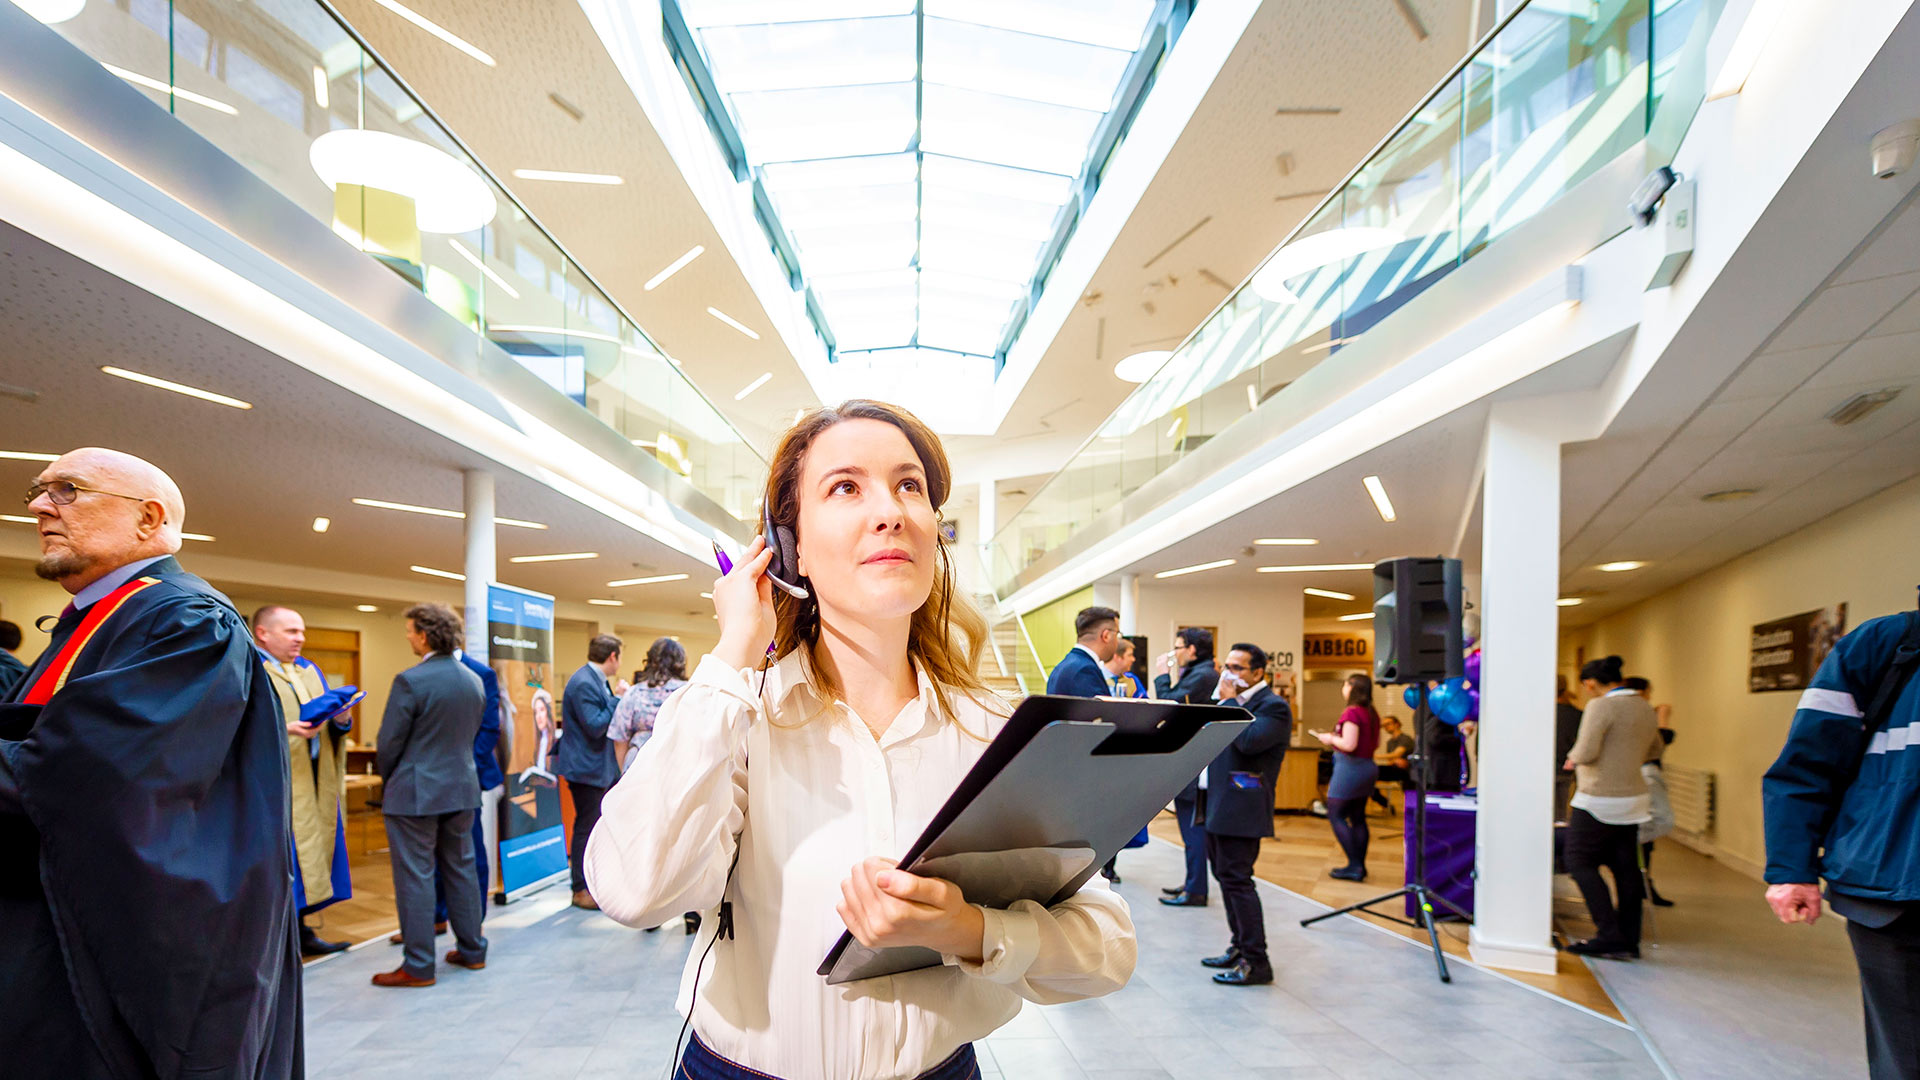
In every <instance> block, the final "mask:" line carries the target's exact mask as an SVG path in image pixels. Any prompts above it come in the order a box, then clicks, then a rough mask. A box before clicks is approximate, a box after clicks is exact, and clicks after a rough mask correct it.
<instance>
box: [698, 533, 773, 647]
mask: <svg viewBox="0 0 1920 1080" xmlns="http://www.w3.org/2000/svg"><path fill="white" fill-rule="evenodd" d="M772 561H773V552H772V550H770V549H769V548H768V547H767V542H766V539H765V538H764V537H755V538H754V541H753V544H752V545H751V546H749V547H748V548H747V550H746V552H745V554H743V555H741V557H740V562H739V563H738V564H736V565H735V566H734V568H733V569H732V570H731V571H729V572H728V573H726V574H724V575H722V576H721V577H719V578H718V579H716V580H715V581H714V583H713V611H714V614H715V615H717V616H719V618H720V644H719V645H718V646H717V647H716V648H715V649H714V650H713V651H714V655H715V656H718V657H719V658H720V659H721V660H722V661H724V662H725V663H726V665H727V666H728V667H731V668H736V669H738V668H750V667H758V666H759V665H760V659H761V657H763V656H765V655H766V652H767V642H769V641H772V640H773V634H774V628H775V623H774V615H773V582H771V581H769V580H768V579H767V564H768V563H770V562H772Z"/></svg>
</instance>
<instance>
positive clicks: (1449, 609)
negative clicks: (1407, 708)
mask: <svg viewBox="0 0 1920 1080" xmlns="http://www.w3.org/2000/svg"><path fill="white" fill-rule="evenodd" d="M1462 611H1463V605H1462V603H1461V596H1460V560H1459V559H1442V558H1427V559H1423V558H1405V559H1387V560H1385V561H1382V562H1378V563H1375V564H1374V567H1373V654H1374V661H1373V679H1374V681H1375V682H1378V683H1424V682H1443V681H1445V680H1447V679H1457V678H1461V677H1462V676H1464V674H1465V657H1464V655H1463V643H1462V635H1461V629H1460V621H1461V614H1462Z"/></svg>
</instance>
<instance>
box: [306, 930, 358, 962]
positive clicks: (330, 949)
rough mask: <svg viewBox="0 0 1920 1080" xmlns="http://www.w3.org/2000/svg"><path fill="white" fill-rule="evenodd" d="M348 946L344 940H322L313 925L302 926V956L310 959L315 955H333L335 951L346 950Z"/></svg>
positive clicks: (341, 951)
mask: <svg viewBox="0 0 1920 1080" xmlns="http://www.w3.org/2000/svg"><path fill="white" fill-rule="evenodd" d="M348 947H349V946H348V945H347V943H346V942H344V941H325V940H322V939H321V937H320V935H319V934H316V933H314V932H313V928H312V927H309V926H302V927H301V928H300V955H301V957H302V958H306V959H310V958H312V957H315V956H332V955H333V954H334V953H343V952H346V951H347V949H348Z"/></svg>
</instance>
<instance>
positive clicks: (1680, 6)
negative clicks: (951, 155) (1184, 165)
mask: <svg viewBox="0 0 1920 1080" xmlns="http://www.w3.org/2000/svg"><path fill="white" fill-rule="evenodd" d="M1722 3H1723V0H1531V2H1530V3H1527V4H1525V5H1524V6H1523V7H1521V8H1520V9H1518V10H1517V11H1515V12H1514V13H1513V14H1512V15H1511V16H1510V17H1509V18H1508V19H1507V20H1506V21H1505V22H1504V23H1502V24H1501V26H1500V27H1499V29H1498V30H1496V31H1495V32H1494V33H1492V34H1490V35H1489V36H1488V37H1487V38H1486V39H1485V40H1483V41H1482V42H1481V43H1480V45H1479V46H1478V47H1476V48H1475V49H1474V51H1473V52H1472V53H1471V54H1470V55H1469V56H1468V58H1467V59H1466V60H1465V61H1464V62H1462V64H1461V65H1460V66H1459V67H1458V68H1457V69H1456V70H1455V71H1454V72H1453V73H1452V74H1451V75H1449V76H1448V78H1447V79H1446V80H1444V81H1443V82H1442V83H1441V84H1440V86H1439V87H1438V88H1437V89H1435V90H1434V91H1433V93H1432V95H1431V96H1430V97H1429V98H1428V99H1427V100H1426V101H1425V102H1423V103H1422V104H1421V105H1420V107H1419V108H1417V109H1415V110H1414V111H1413V113H1412V114H1411V115H1410V116H1409V117H1408V118H1407V119H1406V120H1405V121H1404V122H1403V123H1402V124H1401V125H1400V127H1399V128H1398V129H1396V130H1395V131H1394V132H1393V133H1392V134H1391V135H1390V137H1388V138H1387V139H1386V140H1385V141H1384V142H1383V143H1381V145H1380V146H1379V148H1378V149H1377V150H1375V151H1374V152H1373V154H1372V155H1371V156H1370V157H1369V158H1368V159H1367V160H1366V161H1365V162H1364V163H1363V164H1362V165H1361V166H1360V167H1359V168H1358V169H1356V170H1355V171H1354V172H1353V174H1352V175H1351V176H1350V177H1349V178H1348V179H1347V180H1346V182H1344V183H1343V184H1342V185H1341V186H1340V187H1339V188H1337V189H1335V190H1334V191H1333V192H1332V193H1330V194H1329V195H1328V196H1327V198H1326V199H1325V200H1324V201H1323V202H1322V203H1321V204H1320V205H1319V206H1318V207H1317V208H1316V209H1315V210H1314V211H1313V213H1311V214H1310V215H1309V216H1308V217H1307V219H1306V220H1305V221H1304V222H1302V223H1301V224H1300V225H1299V226H1298V227H1297V228H1296V229H1295V230H1294V231H1293V233H1292V234H1291V235H1289V236H1288V237H1287V238H1286V240H1285V241H1284V242H1283V243H1282V244H1281V245H1280V246H1279V247H1278V248H1276V249H1275V250H1274V252H1273V253H1272V254H1271V255H1269V256H1268V258H1267V260H1266V262H1265V263H1264V264H1263V265H1262V266H1261V267H1260V269H1259V270H1257V271H1256V272H1255V273H1254V274H1253V276H1252V277H1250V278H1249V279H1248V280H1247V281H1246V282H1244V283H1243V284H1241V285H1240V286H1239V287H1238V288H1237V289H1236V290H1234V292H1233V293H1232V294H1231V295H1230V296H1229V297H1228V298H1227V300H1226V301H1225V302H1224V303H1222V304H1221V305H1220V306H1219V307H1218V308H1217V309H1216V310H1215V311H1214V312H1213V313H1212V314H1211V315H1210V316H1208V318H1207V319H1206V321H1205V322H1203V323H1202V324H1201V325H1200V327H1199V328H1198V329H1196V330H1195V331H1194V332H1193V333H1192V334H1191V335H1190V336H1189V337H1188V338H1187V339H1186V341H1185V342H1183V343H1182V344H1181V345H1180V347H1179V348H1178V349H1176V350H1174V351H1173V353H1172V355H1171V356H1169V357H1168V359H1167V360H1166V361H1165V362H1164V363H1163V364H1162V365H1161V367H1160V369H1159V370H1158V371H1156V372H1155V373H1154V374H1153V375H1152V376H1151V377H1150V378H1148V379H1147V380H1146V381H1145V382H1143V383H1141V384H1140V386H1139V387H1138V388H1137V389H1136V390H1134V391H1133V393H1132V394H1130V395H1129V396H1128V397H1127V399H1126V400H1125V401H1124V402H1122V403H1121V405H1120V407H1119V408H1118V409H1116V410H1114V412H1113V414H1112V415H1111V416H1109V417H1108V418H1107V420H1106V421H1105V422H1104V423H1103V424H1102V425H1101V426H1100V428H1099V429H1098V430H1097V431H1096V432H1095V433H1094V434H1093V436H1092V437H1090V438H1089V439H1088V440H1087V442H1086V443H1085V444H1084V445H1083V446H1082V447H1081V448H1080V449H1079V450H1078V451H1076V452H1075V454H1074V456H1073V457H1072V458H1071V459H1070V460H1069V461H1068V462H1067V464H1066V465H1065V466H1064V467H1063V468H1062V469H1061V470H1060V471H1059V472H1058V473H1056V474H1055V475H1054V476H1053V477H1052V478H1050V479H1049V480H1048V481H1047V482H1046V483H1045V484H1044V485H1043V486H1042V487H1041V488H1040V489H1039V490H1038V491H1036V492H1035V493H1034V495H1033V496H1032V498H1031V499H1030V500H1029V501H1028V502H1027V504H1026V506H1024V507H1023V508H1022V509H1021V510H1019V511H1018V512H1017V513H1015V514H1014V515H1013V516H1012V517H1011V518H1009V519H1008V520H1007V523H1006V524H1005V525H1004V526H1003V527H1002V528H1001V529H1000V531H999V533H998V534H997V535H996V536H995V537H994V539H993V547H994V554H993V556H992V558H991V560H990V561H991V563H992V565H993V567H994V571H995V576H994V578H993V584H994V588H995V591H996V592H997V593H998V595H1000V596H1006V595H1009V594H1010V593H1011V592H1012V591H1013V590H1014V589H1016V588H1017V587H1018V586H1019V585H1020V584H1021V583H1022V577H1021V576H1022V574H1024V573H1025V572H1026V571H1027V569H1028V568H1029V567H1031V566H1033V564H1034V563H1036V562H1037V561H1039V560H1040V559H1041V558H1043V557H1045V556H1046V555H1047V554H1048V553H1049V552H1051V551H1053V550H1055V549H1056V548H1058V547H1059V546H1060V545H1061V544H1063V543H1065V542H1066V541H1067V539H1068V538H1069V537H1071V536H1072V535H1074V534H1075V533H1076V532H1077V531H1079V530H1080V529H1082V528H1084V527H1086V526H1088V525H1089V524H1091V523H1093V522H1094V521H1095V519H1097V518H1099V517H1101V515H1103V514H1107V513H1109V512H1115V513H1118V512H1120V511H1119V510H1118V509H1117V508H1118V507H1119V506H1120V505H1121V503H1122V502H1123V501H1124V500H1126V499H1127V498H1128V496H1130V495H1132V494H1133V493H1134V492H1136V491H1138V490H1139V489H1140V488H1141V487H1142V486H1143V485H1145V484H1146V483H1147V482H1148V481H1150V480H1152V479H1153V478H1154V477H1155V476H1157V475H1159V474H1160V473H1162V472H1164V471H1165V470H1166V469H1168V468H1169V467H1170V466H1172V465H1173V464H1174V463H1175V462H1177V461H1179V460H1180V459H1181V458H1182V457H1184V456H1185V455H1186V454H1188V453H1191V452H1192V451H1193V450H1194V449H1196V448H1197V447H1199V446H1201V445H1203V444H1204V443H1206V442H1207V440H1209V439H1211V438H1213V437H1214V436H1216V435H1218V434H1220V433H1221V432H1222V431H1224V430H1226V429H1227V428H1228V427H1229V426H1231V425H1232V424H1234V423H1236V422H1238V421H1240V420H1241V419H1243V418H1245V417H1247V416H1248V415H1250V414H1251V413H1252V412H1254V411H1256V410H1260V409H1263V408H1273V409H1285V408H1286V407H1287V404H1288V403H1289V397H1288V395H1287V393H1286V391H1287V388H1288V387H1289V386H1290V385H1291V384H1293V383H1294V381H1295V380H1297V379H1299V378H1300V377H1301V376H1302V375H1304V374H1305V373H1307V372H1308V371H1309V370H1311V369H1313V368H1315V367H1317V366H1319V365H1321V364H1331V363H1339V357H1340V352H1341V350H1342V349H1343V348H1345V347H1346V346H1347V345H1349V344H1351V343H1352V342H1354V341H1355V340H1356V339H1358V338H1360V337H1361V336H1362V335H1364V334H1366V333H1367V331H1368V330H1370V329H1371V328H1373V327H1374V326H1375V325H1376V324H1378V323H1379V322H1381V321H1382V320H1383V319H1385V318H1386V317H1388V316H1389V315H1391V314H1393V313H1394V312H1395V311H1397V310H1399V309H1400V308H1401V307H1402V306H1404V305H1405V304H1406V303H1407V302H1408V301H1410V300H1412V299H1413V298H1414V297H1417V296H1419V295H1420V294H1421V293H1422V292H1424V291H1426V290H1427V289H1429V288H1431V287H1432V286H1433V285H1434V284H1435V283H1436V282H1438V281H1440V280H1441V279H1442V278H1444V277H1446V276H1447V275H1448V274H1449V273H1452V272H1453V271H1454V270H1455V269H1456V268H1458V267H1459V266H1461V265H1463V264H1465V263H1466V262H1467V261H1468V260H1470V259H1472V258H1474V257H1475V256H1476V255H1478V254H1479V253H1480V252H1481V251H1483V250H1485V249H1486V247H1487V246H1488V245H1489V244H1492V243H1494V242H1495V241H1497V240H1498V239H1499V238H1500V237H1501V236H1503V235H1504V234H1506V233H1507V232H1509V231H1511V230H1513V229H1514V228H1515V227H1516V226H1518V225H1520V224H1522V223H1523V222H1526V221H1527V220H1529V219H1530V218H1532V217H1533V216H1534V215H1536V214H1538V213H1540V212H1541V210H1543V209H1544V208H1546V207H1547V206H1549V205H1552V204H1553V203H1554V202H1555V201H1556V200H1558V199H1559V198H1561V197H1562V196H1563V195H1565V194H1567V193H1568V192H1569V191H1571V190H1572V189H1573V188H1574V187H1575V186H1576V185H1578V184H1579V183H1580V182H1581V181H1583V180H1585V179H1586V178H1587V177H1589V176H1591V175H1593V174H1594V173H1595V172H1597V171H1598V170H1600V169H1601V168H1603V167H1604V166H1606V165H1607V164H1608V163H1610V162H1612V161H1614V160H1615V159H1616V158H1618V157H1619V156H1620V155H1621V154H1623V153H1625V152H1628V151H1630V150H1632V149H1634V148H1635V147H1636V146H1638V145H1640V144H1641V142H1642V141H1643V140H1645V141H1646V143H1647V145H1648V149H1649V153H1650V155H1652V156H1654V157H1655V158H1656V159H1658V158H1659V155H1661V154H1662V153H1665V154H1668V155H1670V154H1671V152H1672V150H1673V147H1674V146H1675V145H1677V144H1678V141H1679V138H1678V136H1679V133H1681V132H1684V130H1685V128H1686V126H1687V124H1688V123H1689V122H1690V121H1691V119H1692V116H1693V113H1694V111H1695V110H1696V109H1697V108H1698V106H1699V104H1700V101H1701V96H1702V92H1703V87H1704V83H1705V79H1704V68H1705V56H1706V44H1707V37H1708V35H1709V33H1710V32H1711V30H1712V28H1713V26H1714V23H1715V21H1716V19H1717V18H1718V16H1719V14H1720V10H1721V7H1722ZM1661 131H1664V132H1665V138H1664V139H1656V138H1651V137H1650V134H1652V133H1655V132H1661ZM1278 149H1279V148H1276V152H1277V150H1278ZM1658 163H1659V160H1654V161H1650V162H1649V165H1652V164H1658ZM1269 399H1273V401H1272V403H1271V404H1270V405H1269V404H1268V402H1269ZM1281 415H1282V417H1284V416H1285V414H1284V413H1282V414H1281Z"/></svg>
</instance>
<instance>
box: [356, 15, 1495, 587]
mask: <svg viewBox="0 0 1920 1080" xmlns="http://www.w3.org/2000/svg"><path fill="white" fill-rule="evenodd" d="M321 2H325V0H321ZM1532 5H1533V0H1526V2H1524V3H1522V4H1520V5H1519V6H1518V7H1515V8H1514V9H1513V10H1512V11H1509V12H1507V14H1506V15H1505V16H1504V17H1502V18H1501V19H1500V21H1499V22H1497V23H1495V24H1494V26H1493V28H1492V29H1491V30H1488V31H1487V32H1486V33H1485V34H1482V35H1481V36H1480V40H1479V41H1477V42H1475V43H1474V46H1473V48H1471V49H1469V50H1467V54H1466V55H1465V56H1463V57H1461V58H1460V61H1459V62H1458V63H1456V64H1454V65H1453V66H1452V67H1451V68H1448V69H1447V73H1446V74H1445V75H1443V76H1441V78H1440V80H1439V81H1438V82H1436V83H1434V85H1433V89H1431V90H1429V91H1427V93H1426V96H1424V97H1422V98H1421V99H1420V101H1419V103H1417V104H1416V105H1414V107H1413V108H1411V109H1408V110H1407V113H1406V115H1405V116H1403V117H1401V118H1400V122H1399V123H1397V124H1395V125H1394V126H1393V127H1392V128H1391V129H1389V130H1388V132H1387V134H1386V136H1385V137H1384V138H1382V139H1381V140H1380V141H1379V142H1377V143H1374V144H1373V149H1371V150H1369V151H1367V153H1366V156H1365V157H1362V158H1361V159H1360V163H1359V164H1358V165H1355V166H1354V167H1353V168H1352V169H1351V170H1349V171H1348V172H1347V174H1346V175H1345V176H1343V177H1341V178H1340V182H1339V183H1337V184H1335V185H1333V187H1331V188H1329V189H1328V190H1327V193H1326V194H1325V195H1323V196H1321V197H1320V201H1319V202H1317V203H1315V204H1314V205H1313V209H1311V210H1309V211H1307V213H1306V214H1304V215H1302V216H1301V218H1300V222H1299V224H1297V225H1295V226H1294V227H1293V228H1292V229H1291V230H1289V231H1288V233H1287V235H1286V238H1285V239H1283V240H1281V241H1280V242H1279V243H1278V244H1276V245H1274V247H1273V250H1271V251H1269V252H1267V257H1266V258H1264V259H1261V260H1260V265H1259V266H1256V267H1254V268H1253V273H1251V274H1248V275H1247V276H1246V278H1245V280H1243V281H1241V282H1240V284H1238V285H1236V286H1234V287H1233V288H1232V289H1229V290H1227V295H1226V296H1225V297H1224V298H1222V299H1221V301H1220V302H1219V303H1218V304H1215V305H1214V306H1213V310H1211V311H1209V312H1207V316H1206V318H1204V319H1201V320H1200V321H1199V322H1197V323H1195V324H1194V327H1193V329H1192V330H1189V331H1187V335H1186V336H1185V337H1183V338H1181V339H1180V344H1178V345H1176V346H1174V347H1173V351H1172V352H1171V353H1169V354H1168V355H1167V358H1166V360H1165V361H1163V362H1162V363H1161V365H1160V366H1159V367H1157V368H1155V369H1154V370H1153V374H1152V375H1149V376H1147V378H1146V379H1145V380H1143V381H1142V382H1141V383H1140V385H1139V386H1138V387H1135V388H1134V390H1133V392H1132V393H1129V394H1128V395H1127V396H1126V397H1124V398H1122V399H1120V404H1118V405H1116V406H1114V408H1113V410H1112V411H1111V412H1109V413H1107V415H1106V417H1105V418H1103V419H1102V420H1101V421H1100V423H1098V424H1096V425H1094V428H1093V430H1092V431H1090V432H1088V433H1087V437H1086V438H1084V439H1082V440H1081V441H1080V444H1079V445H1078V446H1075V447H1074V448H1073V453H1071V454H1068V455H1067V459H1066V462H1065V464H1063V465H1061V466H1060V468H1058V469H1056V470H1054V473H1053V475H1051V476H1049V477H1047V478H1046V480H1044V481H1042V482H1041V483H1040V484H1039V486H1037V487H1035V488H1034V489H1033V494H1031V495H1029V496H1027V501H1026V502H1023V503H1021V504H1020V508H1019V509H1018V510H1015V511H1014V512H1013V513H1011V514H1008V515H1007V522H1006V524H1005V525H1002V526H1001V527H1000V530H999V531H998V532H996V533H994V534H993V536H992V538H991V539H990V541H989V542H996V541H998V540H999V538H1000V537H1001V536H1002V535H1003V534H1004V533H1005V532H1006V531H1007V530H1008V529H1010V528H1012V527H1013V525H1014V522H1015V521H1017V520H1018V519H1019V517H1020V515H1021V514H1023V513H1025V512H1026V509H1027V507H1029V506H1032V505H1033V503H1034V500H1036V499H1038V498H1039V497H1040V494H1041V492H1044V491H1046V490H1047V487H1048V485H1050V484H1052V483H1053V482H1054V481H1055V480H1057V479H1059V478H1060V476H1061V475H1062V474H1064V473H1065V472H1066V471H1067V470H1068V469H1070V468H1072V466H1073V463H1074V462H1075V461H1076V460H1078V459H1079V457H1080V455H1081V453H1082V452H1083V451H1085V450H1086V448H1087V447H1089V446H1091V445H1093V440H1095V439H1097V438H1099V437H1100V433H1101V432H1102V431H1104V430H1106V426H1107V423H1108V421H1111V420H1112V419H1113V418H1114V417H1115V416H1118V415H1119V414H1120V411H1121V410H1122V409H1125V408H1126V407H1127V402H1129V401H1132V400H1133V396H1134V394H1138V393H1140V392H1141V390H1143V389H1145V388H1146V387H1147V386H1149V385H1151V384H1152V382H1153V380H1154V379H1156V378H1158V377H1159V375H1160V373H1161V372H1162V371H1165V370H1166V367H1167V365H1168V364H1171V363H1173V362H1174V359H1175V358H1176V357H1178V356H1179V355H1180V350H1182V349H1184V348H1186V347H1187V345H1188V344H1189V343H1190V342H1192V341H1193V339H1194V338H1195V337H1197V336H1198V335H1199V333H1200V331H1202V330H1205V329H1206V328H1207V326H1208V324H1210V323H1212V322H1213V319H1214V316H1216V315H1218V314H1220V312H1221V311H1223V310H1225V309H1226V307H1227V305H1228V304H1231V303H1233V301H1234V299H1235V298H1236V297H1238V296H1239V295H1240V293H1241V291H1242V290H1244V289H1245V288H1246V287H1247V284H1248V282H1251V281H1252V280H1253V279H1254V277H1255V275H1257V274H1259V273H1260V271H1261V270H1262V269H1263V268H1265V266H1266V265H1267V263H1269V262H1271V261H1272V260H1273V257H1274V256H1275V255H1278V254H1279V253H1280V252H1281V250H1282V249H1284V248H1285V247H1286V246H1287V245H1288V244H1291V243H1293V240H1294V237H1296V236H1298V235H1300V230H1302V229H1304V228H1306V227H1307V226H1308V225H1309V224H1311V223H1312V222H1313V220H1314V219H1315V218H1316V217H1317V216H1318V215H1319V213H1320V211H1322V210H1324V209H1326V208H1327V207H1328V206H1330V205H1332V203H1333V200H1334V199H1335V198H1336V197H1338V196H1339V195H1340V193H1341V192H1343V191H1345V190H1346V189H1347V185H1348V184H1351V183H1353V181H1354V180H1355V179H1356V178H1358V177H1359V175H1360V173H1361V172H1362V171H1363V170H1364V169H1366V167H1367V166H1368V165H1370V164H1372V163H1373V160H1374V159H1375V158H1377V157H1379V156H1380V152H1381V151H1383V150H1385V149H1386V148H1387V145H1388V144H1389V143H1391V142H1393V140H1395V139H1397V138H1399V137H1400V133H1401V132H1403V131H1405V130H1406V129H1407V125H1409V124H1411V123H1413V118H1414V117H1415V116H1418V115H1419V114H1420V111H1421V110H1422V109H1425V108H1426V107H1427V106H1428V105H1431V104H1432V103H1433V101H1434V99H1435V98H1437V97H1439V96H1440V94H1441V92H1442V91H1444V90H1446V88H1447V85H1448V84H1449V83H1451V82H1453V80H1454V78H1455V77H1456V76H1458V75H1459V74H1460V73H1461V72H1462V71H1465V70H1466V69H1467V66H1468V65H1469V64H1472V63H1473V61H1474V60H1475V59H1477V58H1478V57H1479V56H1480V54H1481V52H1483V51H1484V50H1485V49H1486V47H1487V46H1489V45H1491V44H1493V41H1494V39H1495V38H1497V37H1499V36H1500V32H1501V31H1502V30H1505V29H1506V28H1507V26H1508V24H1509V23H1511V22H1513V20H1514V19H1515V18H1517V17H1518V16H1519V15H1520V13H1521V12H1523V11H1525V10H1527V9H1528V8H1529V7H1531V6H1532ZM996 595H997V592H996Z"/></svg>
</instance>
